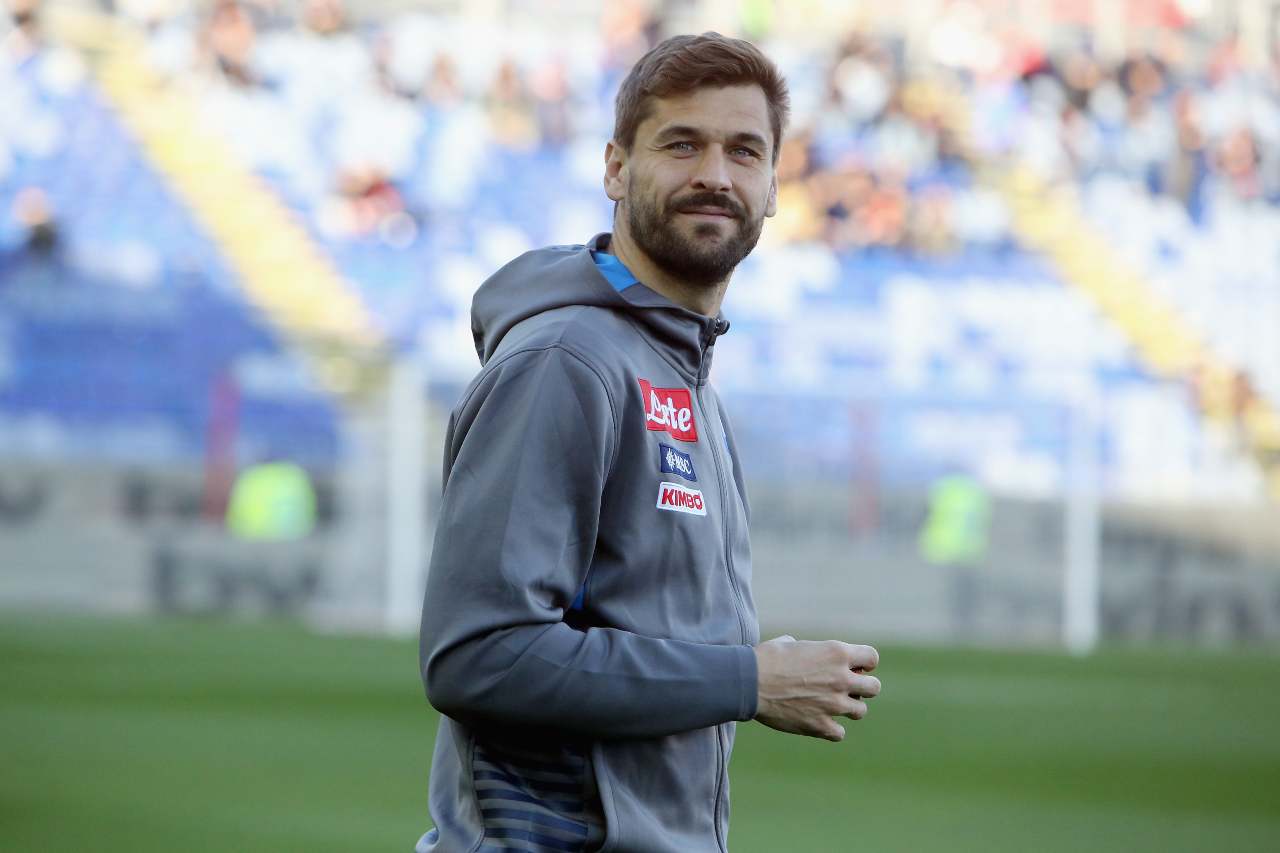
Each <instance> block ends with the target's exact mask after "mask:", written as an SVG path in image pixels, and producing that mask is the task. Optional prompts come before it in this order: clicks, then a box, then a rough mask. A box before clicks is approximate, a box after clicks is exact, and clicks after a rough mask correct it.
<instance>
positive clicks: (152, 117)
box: [51, 9, 386, 398]
mask: <svg viewBox="0 0 1280 853" xmlns="http://www.w3.org/2000/svg"><path fill="white" fill-rule="evenodd" d="M51 24H52V25H53V28H54V30H55V32H56V33H57V34H58V35H59V36H60V37H61V38H63V39H65V40H66V41H68V42H70V43H71V44H74V45H76V46H77V47H79V48H81V49H82V50H84V51H85V53H86V55H87V56H89V57H90V59H91V60H92V63H93V67H94V72H95V74H96V76H97V78H98V81H99V83H100V86H101V88H102V90H103V91H104V92H105V93H106V95H107V96H108V98H109V99H110V101H111V103H112V104H113V105H114V107H115V109H116V111H117V113H118V114H119V116H120V118H121V120H122V122H123V123H124V124H125V126H126V127H128V128H129V130H130V131H131V132H132V133H133V134H134V135H135V136H136V138H137V140H138V142H139V144H140V147H141V148H142V150H143V151H144V152H145V154H146V156H147V157H148V159H149V160H150V161H151V162H152V164H153V165H154V167H155V168H156V169H157V170H158V171H159V172H160V173H161V174H162V175H163V176H164V177H165V178H166V179H167V180H168V181H169V182H170V184H171V186H172V187H173V189H174V192H175V194H176V195H177V196H178V197H179V198H180V199H181V201H182V202H183V203H184V204H186V205H187V207H188V208H189V209H190V210H191V212H192V214H193V216H194V217H195V219H196V220H197V221H198V222H199V223H200V225H201V226H202V227H203V228H204V229H205V230H206V231H207V233H208V234H209V236H210V237H211V238H212V239H213V240H214V241H215V242H216V243H217V244H218V245H219V247H220V248H221V249H222V252H223V254H224V256H225V258H226V260H227V262H228V263H229V265H230V266H231V268H232V269H233V270H234V272H235V273H236V275H237V278H238V280H239V282H240V284H241V287H242V288H243V290H244V293H245V295H246V297H247V299H248V301H249V302H250V303H251V304H252V305H254V306H255V307H256V308H257V309H258V310H260V311H261V312H262V314H263V315H264V316H265V317H266V318H267V320H268V321H269V322H270V323H271V325H272V326H273V327H274V328H275V329H277V330H278V331H279V332H280V334H281V335H282V337H283V338H284V340H285V341H287V342H288V344H289V345H290V347H291V348H292V349H294V350H295V351H296V352H298V353H299V354H300V355H301V356H302V357H303V358H304V359H305V360H306V362H307V364H308V366H309V367H310V368H311V369H312V370H313V371H314V374H315V376H316V377H317V379H318V380H319V381H320V382H321V383H322V384H323V386H324V387H325V388H326V390H328V391H330V392H331V393H334V394H335V395H336V396H338V397H339V398H343V397H346V396H350V395H352V394H359V393H361V392H363V391H366V390H368V389H370V388H371V387H375V386H377V385H380V384H381V382H380V380H381V374H382V373H383V368H384V364H385V358H383V357H382V355H381V354H382V353H384V352H385V348H386V341H385V336H384V334H383V333H382V331H381V330H380V329H379V327H378V325H377V324H376V322H375V321H374V318H373V316H372V315H371V314H370V313H369V311H368V310H367V309H366V307H365V305H364V303H363V301H362V300H361V298H360V296H359V295H358V292H357V290H356V288H355V287H354V286H353V285H351V284H350V283H349V282H347V281H346V280H345V279H344V278H343V277H342V275H341V274H340V273H339V272H338V270H337V268H336V267H335V266H334V264H333V263H332V261H331V260H330V259H329V258H328V256H327V255H326V254H325V253H324V252H323V251H322V250H321V249H320V248H319V247H318V246H317V245H316V244H315V242H314V241H313V240H312V239H311V237H310V236H309V235H308V234H307V231H306V229H305V227H304V225H303V224H302V223H301V222H299V220H298V219H297V217H296V215H295V214H294V213H293V212H292V211H291V210H290V209H289V208H288V207H287V206H286V205H285V204H284V203H283V202H282V201H281V200H280V199H279V197H278V196H277V195H276V194H275V193H274V192H273V191H272V190H271V189H270V188H269V187H268V186H267V184H266V183H265V182H264V181H263V180H262V179H260V178H259V177H258V176H256V175H254V174H253V173H252V172H251V171H250V170H249V169H248V168H247V167H245V166H244V165H243V164H242V163H240V162H239V161H238V159H237V158H236V156H235V154H234V153H233V152H232V151H231V149H230V147H229V146H228V145H226V144H224V143H223V142H222V141H221V140H220V139H218V138H217V137H216V135H214V134H211V133H205V132H202V130H201V126H202V125H201V120H200V115H199V112H198V110H197V109H196V105H195V104H194V102H193V101H192V100H191V99H190V98H188V97H187V96H186V95H185V93H183V92H182V91H180V90H179V89H178V88H177V87H175V86H171V85H167V84H166V83H165V81H163V80H162V79H161V78H160V77H159V76H158V75H156V74H155V73H154V72H152V71H151V70H150V69H149V68H148V67H147V65H146V63H145V61H144V60H143V58H142V57H144V56H145V55H146V43H145V41H144V39H143V38H142V37H141V35H140V34H139V33H138V32H137V31H136V30H134V29H133V28H131V27H129V26H127V25H125V24H123V23H121V22H119V21H116V20H114V19H112V18H109V17H106V16H101V15H97V14H93V13H87V12H83V11H80V10H71V9H62V10H60V12H59V13H58V14H55V15H53V16H52V19H51ZM266 236H269V239H264V237H266Z"/></svg>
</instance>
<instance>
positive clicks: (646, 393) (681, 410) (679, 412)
mask: <svg viewBox="0 0 1280 853" xmlns="http://www.w3.org/2000/svg"><path fill="white" fill-rule="evenodd" d="M637 381H638V382H639V383H640V396H641V397H643V398H644V425H645V427H647V428H648V429H650V430H652V431H654V432H665V433H668V434H669V435H670V436H671V437H672V438H674V439H677V440H678V441H697V440H698V425H697V424H696V423H694V420H693V397H692V395H690V393H689V389H688V388H654V387H653V386H652V385H650V384H649V381H648V380H647V379H639V380H637Z"/></svg>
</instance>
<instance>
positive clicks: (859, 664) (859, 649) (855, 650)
mask: <svg viewBox="0 0 1280 853" xmlns="http://www.w3.org/2000/svg"><path fill="white" fill-rule="evenodd" d="M843 645H844V653H845V659H846V660H847V661H848V662H849V669H856V670H860V671H862V672H870V671H871V670H873V669H875V668H876V667H877V666H878V665H879V664H880V653H879V652H877V651H876V650H875V649H874V648H872V647H871V646H859V645H856V644H854V643H844V644H843Z"/></svg>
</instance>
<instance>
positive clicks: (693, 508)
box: [658, 483, 707, 515]
mask: <svg viewBox="0 0 1280 853" xmlns="http://www.w3.org/2000/svg"><path fill="white" fill-rule="evenodd" d="M658 509H665V510H669V511H671V512H687V513H689V515H706V514H707V507H706V505H705V504H704V503H703V502H702V492H700V491H698V490H697V489H688V488H685V487H684V486H681V485H678V484H676V483H660V484H659V485H658Z"/></svg>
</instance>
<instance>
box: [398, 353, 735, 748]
mask: <svg viewBox="0 0 1280 853" xmlns="http://www.w3.org/2000/svg"><path fill="white" fill-rule="evenodd" d="M616 451H617V421H616V413H615V411H614V407H613V404H612V402H611V400H610V398H609V395H608V392H607V390H606V388H605V385H604V382H603V380H602V379H601V378H600V376H599V375H598V374H597V373H596V372H595V371H594V370H593V369H592V368H590V367H589V366H587V364H586V363H585V362H583V361H582V360H581V359H580V358H578V357H577V356H576V355H575V354H573V353H571V352H569V351H567V350H565V349H563V348H561V347H550V348H546V349H540V350H533V351H525V352H519V353H516V354H513V355H511V356H508V357H506V358H505V359H504V360H503V361H502V362H501V363H499V364H497V365H491V366H490V367H489V368H488V369H487V370H486V371H485V373H484V374H483V375H482V377H481V379H480V380H479V382H478V384H477V385H476V386H475V387H474V389H473V390H472V391H471V393H470V396H469V397H468V398H467V399H466V400H464V402H463V405H462V406H461V407H460V409H459V410H458V412H457V413H456V414H455V417H454V421H453V422H452V423H451V425H450V435H449V440H448V448H447V451H446V452H447V453H448V454H450V456H451V458H452V460H453V462H452V465H451V466H450V470H449V474H448V478H447V481H446V484H445V489H444V498H443V503H442V506H441V511H440V517H439V522H438V527H437V530H436V537H435V545H434V548H433V551H432V556H431V567H430V572H429V575H428V579H427V590H426V597H425V600H424V602H423V608H422V633H421V645H420V664H421V669H422V677H423V682H424V684H425V686H426V691H427V697H428V698H429V699H430V701H431V703H432V705H434V706H435V707H436V708H437V709H438V710H439V711H440V712H441V713H444V714H446V715H448V716H450V717H453V718H455V719H458V720H460V721H463V722H468V723H490V724H501V725H520V726H539V727H550V728H554V729H561V730H567V731H572V732H574V733H575V734H578V735H585V736H588V737H594V738H610V737H657V736H662V735H668V734H674V733H676V732H681V731H688V730H691V729H697V728H703V727H706V726H711V725H716V724H719V723H723V722H727V721H730V720H748V719H751V718H752V717H754V716H755V713H756V678H757V673H756V661H755V653H754V651H753V650H752V649H751V648H750V647H749V646H724V645H710V644H705V643H695V642H685V641H680V640H673V639H658V638H654V637H646V636H641V635H638V634H634V633H630V632H628V631H623V630H619V629H615V628H597V627H592V628H588V629H586V630H578V629H575V628H572V627H570V626H569V625H567V624H565V622H564V621H563V617H564V614H565V611H566V610H567V609H568V608H569V606H570V605H571V603H572V602H573V600H574V597H575V596H576V594H577V592H578V590H579V588H580V587H581V586H582V584H583V582H584V579H585V577H586V573H587V568H588V566H589V565H590V563H591V559H592V554H593V552H594V550H595V543H596V533H597V528H598V525H599V519H600V508H601V500H602V495H603V492H604V487H605V481H606V478H607V476H608V472H609V469H610V468H611V466H612V462H613V455H614V453H615V452H616Z"/></svg>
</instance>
